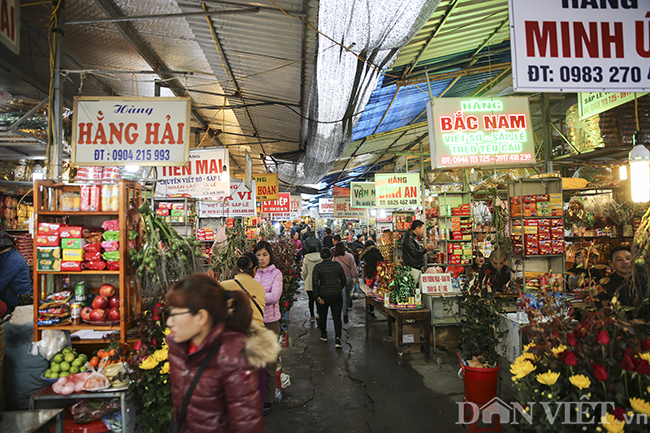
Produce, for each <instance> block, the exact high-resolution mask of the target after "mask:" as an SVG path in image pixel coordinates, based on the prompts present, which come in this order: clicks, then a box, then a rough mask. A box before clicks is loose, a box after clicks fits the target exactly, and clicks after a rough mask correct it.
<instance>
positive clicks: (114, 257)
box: [102, 251, 120, 262]
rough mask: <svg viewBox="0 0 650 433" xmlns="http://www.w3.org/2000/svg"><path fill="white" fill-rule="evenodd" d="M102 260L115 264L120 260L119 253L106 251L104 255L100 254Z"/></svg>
mask: <svg viewBox="0 0 650 433" xmlns="http://www.w3.org/2000/svg"><path fill="white" fill-rule="evenodd" d="M102 259H104V260H106V261H109V262H117V261H119V260H120V252H119V251H106V252H105V253H102Z"/></svg>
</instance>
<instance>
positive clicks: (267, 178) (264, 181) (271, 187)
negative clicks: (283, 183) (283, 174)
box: [253, 173, 278, 201]
mask: <svg viewBox="0 0 650 433" xmlns="http://www.w3.org/2000/svg"><path fill="white" fill-rule="evenodd" d="M253 178H254V179H255V183H256V184H257V201H265V200H266V201H269V200H277V199H278V174H277V173H264V174H255V175H253Z"/></svg>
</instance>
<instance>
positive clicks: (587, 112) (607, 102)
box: [578, 92, 647, 119]
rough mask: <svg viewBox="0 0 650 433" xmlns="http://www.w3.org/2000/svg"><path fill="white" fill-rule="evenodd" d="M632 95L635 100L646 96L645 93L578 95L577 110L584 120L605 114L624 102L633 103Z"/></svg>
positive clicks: (592, 93)
mask: <svg viewBox="0 0 650 433" xmlns="http://www.w3.org/2000/svg"><path fill="white" fill-rule="evenodd" d="M634 95H636V97H637V98H640V97H642V96H645V95H647V93H633V92H632V93H630V92H621V93H606V92H590V93H578V110H579V111H580V117H581V118H583V119H585V118H587V117H591V116H593V115H596V114H600V113H602V112H605V111H607V110H609V109H610V108H614V107H618V106H619V105H623V104H625V103H626V102H630V101H634Z"/></svg>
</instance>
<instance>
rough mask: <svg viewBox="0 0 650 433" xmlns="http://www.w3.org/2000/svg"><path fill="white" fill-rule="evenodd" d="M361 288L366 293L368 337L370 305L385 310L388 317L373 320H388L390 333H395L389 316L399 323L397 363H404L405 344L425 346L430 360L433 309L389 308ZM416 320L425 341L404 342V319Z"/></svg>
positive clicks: (426, 358) (427, 358) (426, 356)
mask: <svg viewBox="0 0 650 433" xmlns="http://www.w3.org/2000/svg"><path fill="white" fill-rule="evenodd" d="M361 290H362V291H363V292H364V294H365V295H366V339H367V338H368V323H370V322H371V320H370V315H369V314H370V307H374V308H375V309H377V310H379V311H381V312H383V313H384V314H385V315H386V319H383V320H372V322H388V335H389V336H391V335H393V327H392V326H391V322H390V320H389V319H388V317H392V318H393V319H395V322H396V323H397V363H398V364H400V365H401V364H402V355H403V350H402V349H403V346H404V345H419V346H424V359H425V360H426V361H429V360H430V359H431V343H430V339H431V310H429V309H428V308H418V309H417V310H400V309H396V308H389V307H386V306H384V303H383V302H379V301H378V300H377V299H375V298H373V297H372V296H368V291H367V288H365V287H363V286H362V288H361ZM406 320H415V321H417V322H419V323H420V327H421V328H424V341H415V342H412V343H411V342H409V343H404V342H403V338H402V336H403V327H404V321H406Z"/></svg>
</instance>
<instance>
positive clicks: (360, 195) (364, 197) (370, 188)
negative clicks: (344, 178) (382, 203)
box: [350, 182, 376, 208]
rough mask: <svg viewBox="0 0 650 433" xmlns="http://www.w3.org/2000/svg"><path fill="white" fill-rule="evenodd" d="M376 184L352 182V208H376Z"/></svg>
mask: <svg viewBox="0 0 650 433" xmlns="http://www.w3.org/2000/svg"><path fill="white" fill-rule="evenodd" d="M375 205H376V203H375V182H350V206H352V207H354V208H357V207H375Z"/></svg>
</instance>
